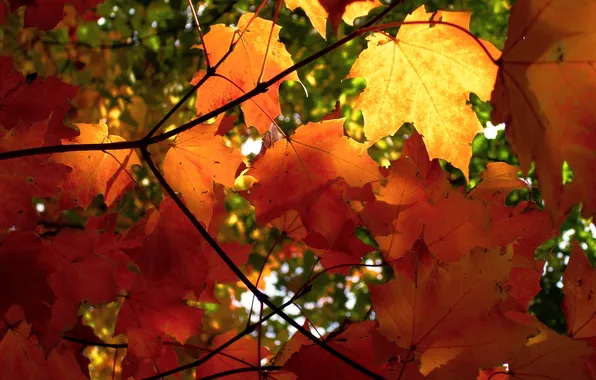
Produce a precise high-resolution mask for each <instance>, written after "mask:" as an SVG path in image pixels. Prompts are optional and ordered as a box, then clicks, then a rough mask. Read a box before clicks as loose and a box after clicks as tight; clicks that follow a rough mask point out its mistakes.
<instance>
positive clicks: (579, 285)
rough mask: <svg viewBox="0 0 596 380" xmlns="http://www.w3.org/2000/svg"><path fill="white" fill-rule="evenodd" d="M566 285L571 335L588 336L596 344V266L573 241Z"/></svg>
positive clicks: (565, 280)
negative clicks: (593, 266)
mask: <svg viewBox="0 0 596 380" xmlns="http://www.w3.org/2000/svg"><path fill="white" fill-rule="evenodd" d="M563 289H564V292H565V300H564V302H563V310H564V311H565V316H566V321H567V332H568V335H569V336H570V337H572V338H574V339H581V340H586V341H588V342H589V343H590V344H591V345H592V346H594V347H596V303H595V302H594V296H595V291H596V270H595V269H594V268H592V266H591V265H590V263H589V262H588V258H587V257H586V254H585V253H584V252H583V251H582V250H581V249H580V247H579V246H578V245H577V243H573V249H572V250H571V258H570V259H569V263H568V265H567V269H566V270H565V273H564V275H563Z"/></svg>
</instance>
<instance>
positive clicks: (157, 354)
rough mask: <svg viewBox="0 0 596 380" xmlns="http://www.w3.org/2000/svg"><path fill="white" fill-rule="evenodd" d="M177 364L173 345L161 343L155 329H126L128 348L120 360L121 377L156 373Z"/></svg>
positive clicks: (138, 376)
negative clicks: (151, 330) (149, 330)
mask: <svg viewBox="0 0 596 380" xmlns="http://www.w3.org/2000/svg"><path fill="white" fill-rule="evenodd" d="M177 366H178V356H177V355H176V352H175V351H174V347H172V346H167V345H164V344H163V339H162V337H161V336H160V335H159V334H157V333H156V332H155V331H153V332H149V333H147V331H145V330H144V329H131V330H129V331H128V349H127V351H126V357H125V358H124V359H123V360H122V377H123V378H129V377H131V376H132V377H133V378H135V379H139V378H144V377H149V376H153V375H156V374H158V373H160V369H161V370H165V369H170V368H175V367H177Z"/></svg>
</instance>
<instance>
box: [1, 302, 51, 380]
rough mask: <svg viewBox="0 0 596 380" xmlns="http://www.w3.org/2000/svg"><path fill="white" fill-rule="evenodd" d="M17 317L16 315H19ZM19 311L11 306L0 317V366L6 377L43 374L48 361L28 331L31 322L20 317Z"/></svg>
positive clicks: (27, 379)
mask: <svg viewBox="0 0 596 380" xmlns="http://www.w3.org/2000/svg"><path fill="white" fill-rule="evenodd" d="M19 317H20V318H19ZM23 318H24V316H23V311H22V310H20V309H18V307H16V306H13V307H12V308H11V309H10V310H8V311H7V312H6V315H3V317H2V318H0V337H2V339H1V341H0V368H2V373H3V376H6V377H7V378H9V379H25V380H34V379H43V378H47V376H46V375H47V372H48V364H47V362H46V361H45V358H44V353H43V350H42V349H41V347H40V346H39V345H38V344H37V337H36V336H35V335H34V334H32V333H31V326H30V325H29V324H28V323H27V322H26V321H24V320H23Z"/></svg>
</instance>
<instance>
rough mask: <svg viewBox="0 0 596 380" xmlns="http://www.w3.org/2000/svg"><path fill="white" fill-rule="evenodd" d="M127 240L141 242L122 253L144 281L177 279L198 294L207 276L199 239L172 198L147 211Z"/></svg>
mask: <svg viewBox="0 0 596 380" xmlns="http://www.w3.org/2000/svg"><path fill="white" fill-rule="evenodd" d="M127 239H128V240H130V241H140V242H141V244H138V245H135V246H134V247H132V248H129V249H126V250H125V251H126V253H127V254H128V255H129V256H130V258H131V259H132V261H133V262H134V263H135V264H136V265H137V266H138V268H139V269H140V271H141V275H142V277H143V278H144V279H145V280H146V281H149V282H154V283H159V282H163V281H175V280H177V282H180V283H181V284H182V285H184V286H185V287H187V288H188V289H193V290H194V291H196V292H197V294H200V292H201V291H202V289H203V287H204V285H205V279H206V276H207V268H206V264H207V260H206V258H205V255H204V254H203V252H202V244H201V243H200V242H201V240H202V237H201V235H200V234H199V232H198V231H197V230H196V229H195V228H194V227H193V225H192V224H191V222H190V221H189V220H188V219H187V218H186V216H185V215H184V214H183V213H182V211H180V209H179V208H178V207H177V206H176V204H175V203H174V201H173V200H172V199H171V198H169V197H168V198H165V199H164V200H163V201H162V202H161V204H160V206H159V210H157V209H153V210H150V211H149V213H148V214H147V216H146V218H145V219H144V220H143V222H142V223H140V224H138V225H137V226H135V228H134V229H133V230H131V231H130V232H129V234H128V236H127Z"/></svg>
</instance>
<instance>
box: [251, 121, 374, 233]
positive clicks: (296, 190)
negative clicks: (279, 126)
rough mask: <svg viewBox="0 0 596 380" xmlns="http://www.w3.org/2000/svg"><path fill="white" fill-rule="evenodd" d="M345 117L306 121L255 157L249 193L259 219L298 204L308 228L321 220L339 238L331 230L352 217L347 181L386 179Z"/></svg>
mask: <svg viewBox="0 0 596 380" xmlns="http://www.w3.org/2000/svg"><path fill="white" fill-rule="evenodd" d="M343 122H344V120H343V119H337V120H325V121H322V122H320V123H310V124H307V125H304V126H301V127H300V128H298V129H297V130H296V133H295V134H294V135H292V136H291V137H289V138H288V139H284V140H280V141H277V142H276V143H275V145H274V146H273V147H271V148H270V149H268V150H267V151H266V153H265V155H264V156H262V157H261V158H259V159H257V160H256V162H255V163H254V165H253V167H252V168H250V169H249V171H248V175H250V176H253V177H254V178H255V179H256V180H257V181H258V182H257V183H256V184H255V185H254V186H253V188H252V189H251V190H250V194H249V195H248V198H249V200H250V201H251V203H253V205H254V206H255V209H256V217H257V220H258V221H259V222H260V223H266V222H269V221H271V220H273V219H275V218H277V217H279V216H281V215H282V214H283V213H284V212H286V211H287V210H290V209H293V210H296V211H298V213H299V214H300V219H301V220H302V222H303V223H305V226H306V227H307V228H308V227H310V228H311V229H313V228H312V227H313V226H312V224H310V225H309V226H307V225H306V224H308V221H309V220H311V221H312V223H314V222H315V221H316V222H317V223H319V224H317V226H318V227H320V228H321V229H324V231H323V230H321V231H319V232H321V233H323V234H324V235H327V236H326V237H327V238H328V240H334V239H333V238H330V236H329V235H330V234H334V233H335V234H337V233H338V232H339V231H340V230H341V227H342V225H343V223H344V222H345V221H346V220H347V219H349V218H350V217H351V209H350V207H349V205H348V203H347V201H344V200H343V197H342V193H343V190H345V189H346V184H347V185H350V186H364V185H365V184H366V183H369V182H372V181H377V180H380V179H381V178H382V177H381V175H380V173H379V171H378V170H377V168H378V165H377V164H376V163H375V162H374V161H373V160H372V159H371V158H370V157H369V156H368V154H367V153H366V151H365V150H363V149H362V148H363V145H362V144H360V143H358V142H356V141H355V140H352V139H350V138H349V137H347V136H345V135H344V129H343ZM323 199H325V200H326V201H322V200H323ZM315 214H316V215H319V216H320V218H317V217H316V216H315ZM315 219H316V220H315ZM325 231H327V232H329V234H326V233H325ZM309 232H310V231H309ZM329 243H330V244H333V242H332V241H329Z"/></svg>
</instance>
